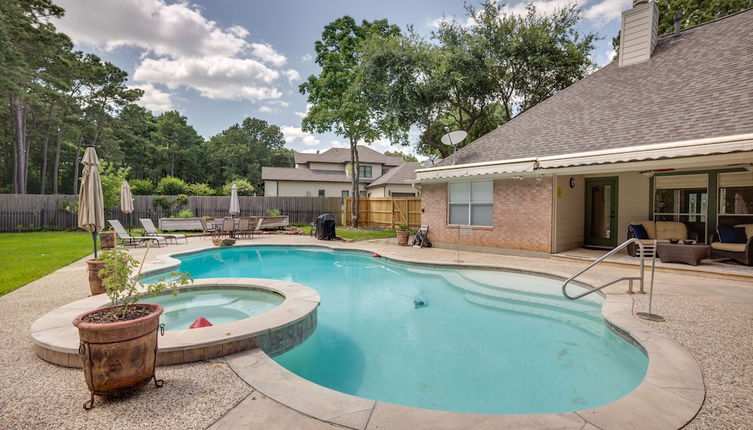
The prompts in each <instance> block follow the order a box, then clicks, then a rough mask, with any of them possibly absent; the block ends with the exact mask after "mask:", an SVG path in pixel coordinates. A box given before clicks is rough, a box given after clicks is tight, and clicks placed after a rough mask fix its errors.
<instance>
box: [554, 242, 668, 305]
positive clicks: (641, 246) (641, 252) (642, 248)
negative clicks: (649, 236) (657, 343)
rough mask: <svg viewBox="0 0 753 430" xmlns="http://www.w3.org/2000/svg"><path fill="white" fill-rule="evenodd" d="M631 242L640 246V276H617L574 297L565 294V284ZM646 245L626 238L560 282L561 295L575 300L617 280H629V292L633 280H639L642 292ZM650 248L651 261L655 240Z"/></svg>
mask: <svg viewBox="0 0 753 430" xmlns="http://www.w3.org/2000/svg"><path fill="white" fill-rule="evenodd" d="M631 243H637V244H638V246H639V247H640V257H641V261H640V265H641V268H640V271H641V273H640V276H623V277H621V278H617V279H615V280H612V281H609V282H607V283H606V284H604V285H601V286H599V287H596V288H594V289H592V290H588V291H586V292H585V293H583V294H579V295H577V296H574V297H573V296H569V295H568V294H567V290H566V289H567V284H569V283H570V282H571V281H572V280H573V279H575V278H577V277H578V276H580V275H582V274H583V273H585V272H587V271H588V270H589V269H591V268H592V267H594V266H596V265H597V264H599V263H601V262H602V261H604V260H605V259H607V257H610V256H612V255H614V254H616V253H617V252H619V251H621V250H622V249H624V248H625V247H627V246H628V245H630V244H631ZM647 246H648V245H645V244H643V242H641V241H640V239H636V238H632V239H628V240H626V241H625V242H623V243H622V244H620V245H619V246H618V247H617V248H614V249H613V250H611V251H609V252H607V253H606V254H604V255H602V256H601V257H599V258H597V259H596V261H594V262H593V263H591V264H589V265H588V266H586V267H585V268H583V269H582V270H580V271H579V272H578V273H576V274H574V275H573V276H571V277H569V278H567V280H566V281H565V283H564V284H562V295H563V296H565V297H566V298H568V299H570V300H577V299H579V298H581V297H585V296H587V295H589V294H591V293H595V292H596V291H599V290H601V289H604V288H606V287H608V286H610V285H612V284H615V283H617V282H620V281H630V287H629V288H630V290H629V292H630V293H632V292H633V281H640V282H641V293H644V291H643V279H644V276H643V269H644V259H645V252H644V248H645V247H647ZM651 248H652V249H653V258H654V260H653V261H655V260H656V241H654V243H653V245H651ZM653 270H654V263H653V262H652V264H651V272H652V273H653ZM651 283H652V284H653V276H652V277H651Z"/></svg>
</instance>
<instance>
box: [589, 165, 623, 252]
mask: <svg viewBox="0 0 753 430" xmlns="http://www.w3.org/2000/svg"><path fill="white" fill-rule="evenodd" d="M584 243H585V246H587V247H594V248H614V247H616V246H617V178H587V179H586V237H585V238H584Z"/></svg>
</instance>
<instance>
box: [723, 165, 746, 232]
mask: <svg viewBox="0 0 753 430" xmlns="http://www.w3.org/2000/svg"><path fill="white" fill-rule="evenodd" d="M717 224H718V225H721V226H725V227H726V226H729V227H732V226H736V225H740V224H753V175H751V173H750V172H747V171H746V172H734V173H721V174H720V175H719V217H718V222H717Z"/></svg>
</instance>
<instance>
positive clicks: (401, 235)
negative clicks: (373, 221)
mask: <svg viewBox="0 0 753 430" xmlns="http://www.w3.org/2000/svg"><path fill="white" fill-rule="evenodd" d="M408 228H409V227H408V224H400V225H399V226H397V244H398V245H399V246H407V245H408V236H410V231H408Z"/></svg>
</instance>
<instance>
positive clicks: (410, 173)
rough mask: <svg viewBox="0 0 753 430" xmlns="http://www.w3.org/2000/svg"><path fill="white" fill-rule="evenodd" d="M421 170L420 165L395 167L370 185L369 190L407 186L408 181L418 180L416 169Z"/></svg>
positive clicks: (412, 164)
mask: <svg viewBox="0 0 753 430" xmlns="http://www.w3.org/2000/svg"><path fill="white" fill-rule="evenodd" d="M419 168H421V165H420V164H418V163H403V164H401V165H400V166H398V167H393V168H392V169H390V170H389V171H388V172H387V173H385V174H384V175H382V176H380V177H378V178H377V179H376V180H375V181H374V182H372V183H370V184H369V185H368V186H367V188H370V187H376V186H379V185H386V184H407V182H406V181H409V180H411V179H416V169H419Z"/></svg>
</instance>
